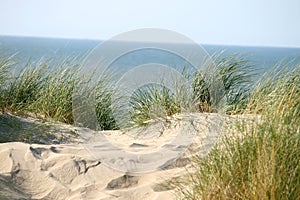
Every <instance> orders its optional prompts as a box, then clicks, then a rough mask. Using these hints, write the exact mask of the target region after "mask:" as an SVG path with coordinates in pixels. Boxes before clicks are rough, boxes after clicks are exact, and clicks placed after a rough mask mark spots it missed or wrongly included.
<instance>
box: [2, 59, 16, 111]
mask: <svg viewBox="0 0 300 200" xmlns="http://www.w3.org/2000/svg"><path fill="white" fill-rule="evenodd" d="M12 58H13V56H12V57H0V110H3V109H4V107H5V101H4V98H5V95H4V94H5V88H6V87H7V85H6V84H7V81H8V80H9V79H10V75H9V74H10V73H9V72H10V70H11V68H12V66H13V65H14V62H13V59H12Z"/></svg>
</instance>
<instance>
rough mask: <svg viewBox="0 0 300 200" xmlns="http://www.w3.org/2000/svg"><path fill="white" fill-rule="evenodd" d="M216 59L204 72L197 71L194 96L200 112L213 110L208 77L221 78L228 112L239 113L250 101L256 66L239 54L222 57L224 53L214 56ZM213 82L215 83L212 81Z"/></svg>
mask: <svg viewBox="0 0 300 200" xmlns="http://www.w3.org/2000/svg"><path fill="white" fill-rule="evenodd" d="M213 59H214V60H215V61H216V62H215V63H213V64H211V65H212V66H211V65H210V66H208V67H207V69H205V71H204V72H202V73H197V74H196V76H195V78H194V82H193V88H194V98H195V102H197V104H198V107H199V111H200V112H212V109H211V106H212V99H211V94H210V91H209V90H210V89H209V87H210V84H211V83H208V82H206V80H208V77H213V80H212V81H214V80H220V82H221V83H222V87H223V88H222V89H223V90H224V94H223V95H224V97H225V98H226V112H227V113H229V114H230V113H231V114H234V113H237V112H241V111H242V110H244V109H245V108H246V105H247V102H248V101H249V93H250V91H251V86H252V84H253V79H254V78H255V74H254V68H253V67H252V66H251V65H250V63H249V61H247V60H246V59H244V58H242V57H240V56H239V55H236V54H234V55H231V56H226V57H222V54H216V55H214V56H213ZM212 84H213V83H212Z"/></svg>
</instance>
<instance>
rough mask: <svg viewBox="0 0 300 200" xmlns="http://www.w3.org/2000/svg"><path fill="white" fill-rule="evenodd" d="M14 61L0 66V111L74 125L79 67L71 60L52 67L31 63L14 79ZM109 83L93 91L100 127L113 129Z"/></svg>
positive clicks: (6, 60) (104, 83)
mask: <svg viewBox="0 0 300 200" xmlns="http://www.w3.org/2000/svg"><path fill="white" fill-rule="evenodd" d="M12 59H13V58H11V57H9V58H3V59H2V60H1V63H0V68H1V73H0V84H1V85H0V92H1V95H0V109H1V110H2V112H3V113H4V112H11V113H15V114H22V115H28V114H29V115H34V116H35V117H38V118H43V119H47V120H50V121H60V122H64V123H67V124H74V118H73V112H72V97H73V96H72V95H73V92H74V89H75V88H76V85H77V84H78V83H79V81H80V77H79V75H78V72H79V68H80V66H79V65H78V64H76V63H74V62H71V61H72V59H66V60H64V61H62V62H61V63H59V64H58V65H57V64H53V63H52V62H51V61H39V62H30V61H29V62H28V63H27V65H26V66H25V67H24V68H23V69H22V70H21V71H20V72H19V73H18V74H16V75H13V74H12V73H11V72H12V71H13V67H15V66H13V65H12V64H11V63H12ZM105 81H106V80H99V81H98V82H97V83H96V84H95V87H94V90H95V91H93V92H94V93H95V94H96V102H95V103H96V114H97V119H98V127H100V128H101V129H114V128H115V127H116V125H115V122H114V120H113V119H111V110H110V97H111V93H112V91H110V90H108V89H107V86H108V84H106V82H105Z"/></svg>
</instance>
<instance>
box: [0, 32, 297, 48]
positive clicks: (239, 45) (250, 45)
mask: <svg viewBox="0 0 300 200" xmlns="http://www.w3.org/2000/svg"><path fill="white" fill-rule="evenodd" d="M0 37H19V38H21V37H23V38H35V39H57V40H60V39H61V40H86V41H95V42H96V41H99V42H103V41H106V40H107V39H99V38H79V37H55V36H34V35H6V34H4V35H3V34H0ZM119 42H124V41H119ZM125 42H142V41H125ZM195 42H196V41H195ZM177 44H183V43H177ZM197 44H199V45H211V46H232V47H265V48H291V49H299V48H300V46H288V45H277V46H276V45H257V44H254V45H252V44H224V43H223V44H221V43H199V42H197Z"/></svg>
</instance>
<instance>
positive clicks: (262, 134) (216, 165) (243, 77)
mask: <svg viewBox="0 0 300 200" xmlns="http://www.w3.org/2000/svg"><path fill="white" fill-rule="evenodd" d="M14 66H15V64H14V62H13V57H6V58H1V59H0V110H1V112H2V113H5V112H10V113H16V114H18V113H19V114H25V115H26V114H30V115H32V114H34V115H35V116H36V117H38V118H44V119H48V120H49V119H50V120H54V121H61V122H65V123H69V124H74V118H73V115H72V94H73V91H74V88H75V87H76V85H77V84H78V83H79V80H80V78H79V75H78V70H79V68H80V66H79V65H77V64H76V63H75V64H74V63H70V62H67V61H64V62H62V63H60V65H59V66H58V67H57V66H56V68H54V67H53V64H52V63H51V62H38V63H32V62H28V64H27V65H26V67H25V68H24V69H23V70H22V71H21V72H20V73H18V74H17V75H13V74H12V73H11V71H13V68H14ZM215 66H216V67H217V68H216V69H217V71H218V73H217V74H216V76H217V77H219V78H220V80H222V83H223V84H224V91H225V95H226V97H227V98H226V99H227V104H226V113H227V114H244V115H246V114H250V115H252V116H253V115H254V116H259V117H257V120H255V121H254V123H251V124H249V122H248V121H247V120H244V121H243V120H242V121H241V120H240V121H237V122H236V123H235V124H233V126H234V127H233V128H232V129H229V131H228V132H226V133H225V134H224V136H223V137H221V140H220V141H219V143H218V144H217V145H216V146H215V148H214V149H213V150H212V151H211V152H210V153H209V155H208V156H206V157H205V158H200V157H194V158H193V161H192V164H193V169H194V170H193V172H191V173H190V176H189V177H188V180H186V177H185V179H182V180H179V179H176V180H177V181H176V182H175V183H173V184H174V185H175V186H176V188H177V190H178V198H179V199H299V196H300V117H299V116H300V89H299V85H300V65H298V66H297V67H293V69H292V70H291V68H288V69H287V68H285V69H286V70H285V69H283V70H279V71H278V72H272V74H266V75H265V76H263V77H262V78H261V80H259V81H258V82H257V83H256V84H255V85H254V86H252V80H253V76H255V74H254V73H253V68H251V67H249V63H248V62H247V61H246V60H244V59H240V58H238V57H237V56H236V55H233V56H230V57H226V58H223V59H219V60H218V61H217V62H216V65H215ZM215 72H216V71H213V73H215ZM207 73H211V72H209V71H208V72H207ZM206 75H207V76H211V74H205V73H204V74H201V75H200V74H195V77H194V82H193V92H194V96H193V101H194V102H195V105H197V106H199V110H198V111H199V112H210V111H211V110H210V106H211V102H210V101H211V100H210V96H209V95H210V94H209V92H208V86H207V83H206V82H205V79H204V78H203V76H206ZM108 82H109V81H108V80H99V81H98V82H97V83H96V86H95V87H94V88H92V90H95V91H91V92H93V94H95V97H96V98H95V100H96V104H95V109H96V116H97V120H98V126H99V127H100V128H101V129H117V128H118V126H117V125H116V122H115V120H114V118H113V115H112V110H113V108H112V103H113V102H112V95H113V93H114V89H113V88H111V87H110V86H111V84H109V83H108ZM179 91H184V89H182V88H179ZM183 94H184V93H181V92H179V93H178V94H173V93H171V91H170V90H168V89H167V88H163V87H156V86H153V85H152V86H147V87H144V88H142V89H139V90H137V91H136V92H135V93H134V95H133V96H132V97H131V99H130V105H131V108H132V109H131V110H130V115H131V121H132V122H133V124H135V125H139V126H141V125H145V124H147V121H149V120H151V119H153V118H165V117H166V116H172V115H174V114H175V113H180V112H183V111H184V110H186V108H185V106H186V104H185V103H184V102H183V101H184V98H183V97H182V96H184V95H183ZM114 103H115V102H114ZM5 119H6V118H5ZM12 122H13V123H14V121H12ZM3 123H6V124H7V126H9V127H11V126H13V125H12V124H11V122H9V121H7V120H3ZM237 135H238V136H239V137H237Z"/></svg>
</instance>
